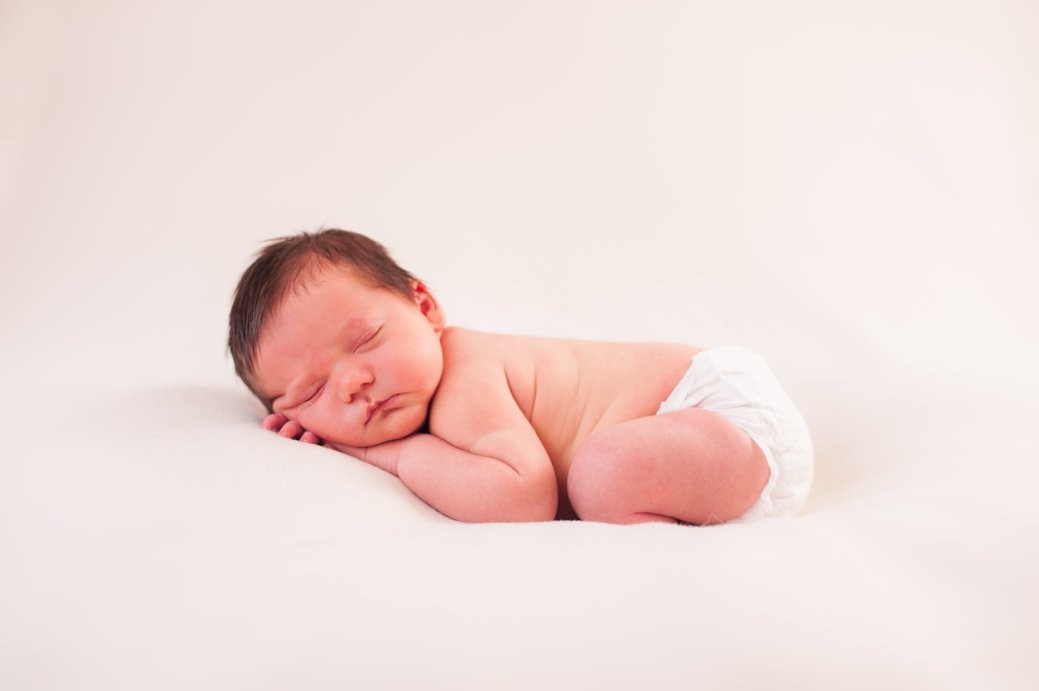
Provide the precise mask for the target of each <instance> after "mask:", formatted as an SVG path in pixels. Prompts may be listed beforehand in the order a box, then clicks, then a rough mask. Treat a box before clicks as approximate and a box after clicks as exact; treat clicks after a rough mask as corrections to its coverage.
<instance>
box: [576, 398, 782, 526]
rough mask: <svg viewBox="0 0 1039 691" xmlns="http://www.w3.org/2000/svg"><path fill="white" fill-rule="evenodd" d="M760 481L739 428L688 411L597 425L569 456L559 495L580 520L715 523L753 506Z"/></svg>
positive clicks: (752, 449) (762, 467)
mask: <svg viewBox="0 0 1039 691" xmlns="http://www.w3.org/2000/svg"><path fill="white" fill-rule="evenodd" d="M768 478H769V468H768V463H767V462H766V460H765V457H764V454H763V453H762V452H761V449H760V448H758V446H757V445H756V444H755V443H754V442H753V441H752V440H751V439H750V437H749V436H748V435H747V434H746V432H744V431H743V430H741V429H740V428H738V427H737V426H736V425H734V424H733V423H732V422H730V421H728V420H726V419H725V418H723V417H721V416H720V415H718V414H717V413H713V412H711V411H707V410H702V409H699V408H688V409H683V410H678V411H674V412H670V413H664V414H661V415H656V416H652V417H646V418H639V419H636V420H630V421H628V422H624V423H621V424H617V425H613V426H611V427H607V428H603V429H601V430H597V431H596V432H595V433H594V434H592V435H591V436H589V437H588V439H587V440H586V441H585V442H584V443H583V444H582V445H581V446H580V447H579V448H578V449H577V451H576V452H575V453H574V457H573V462H572V464H571V467H570V472H569V475H568V477H567V494H568V495H569V498H570V502H571V503H572V504H573V507H574V509H575V511H576V512H577V514H578V515H579V516H580V517H581V518H583V519H585V520H605V521H611V522H630V521H628V520H625V518H626V517H630V516H632V515H634V514H651V515H661V516H668V517H672V518H675V519H677V520H680V521H683V522H687V523H708V522H722V521H727V520H731V519H733V518H737V517H739V516H740V515H741V514H742V513H743V512H745V511H746V510H747V509H749V508H750V507H751V506H753V505H754V503H755V502H756V501H757V499H758V498H759V496H760V494H761V491H762V489H763V488H764V487H765V484H766V483H767V482H768Z"/></svg>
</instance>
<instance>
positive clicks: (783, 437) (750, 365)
mask: <svg viewBox="0 0 1039 691" xmlns="http://www.w3.org/2000/svg"><path fill="white" fill-rule="evenodd" d="M693 407H696V408H702V409H703V410H710V411H712V412H715V413H717V414H719V415H721V416H722V417H724V418H725V419H727V420H729V421H730V422H732V423H733V424H734V425H736V426H737V427H739V428H740V429H742V430H743V431H744V432H746V433H747V435H748V436H750V438H751V439H752V440H754V442H755V443H756V444H757V445H758V446H759V447H761V450H762V452H764V454H765V460H767V461H768V467H769V469H770V470H771V474H770V476H769V479H768V484H766V485H765V489H764V491H762V493H761V498H760V499H758V501H757V503H755V504H754V506H752V507H751V508H750V509H749V510H748V511H747V512H746V513H744V514H743V515H742V516H741V517H740V518H739V519H738V520H740V521H750V520H755V519H758V518H764V517H766V516H791V515H793V514H795V513H797V511H798V509H800V508H801V505H802V504H804V501H805V499H806V498H807V497H808V490H809V488H810V487H811V485H812V471H813V467H814V463H815V462H814V453H813V451H812V439H811V436H810V435H809V433H808V425H807V424H806V423H805V421H804V418H802V417H801V414H800V413H799V412H798V410H797V407H796V406H795V405H794V402H793V401H791V400H790V397H789V396H787V394H786V392H785V391H783V388H782V387H781V386H780V384H779V382H778V381H777V380H776V377H775V375H774V374H772V371H771V370H770V369H769V368H768V365H766V364H765V361H764V360H762V359H761V357H760V356H758V355H757V354H755V353H753V352H751V351H749V350H747V349H746V348H741V347H739V346H726V347H722V348H711V349H709V350H702V351H700V352H699V353H697V354H696V355H695V356H694V357H693V364H692V365H690V367H689V370H688V371H687V372H686V373H685V376H683V377H682V380H681V381H680V382H678V386H676V387H675V389H674V391H672V392H671V395H670V396H668V397H667V400H666V401H664V402H663V403H661V404H660V409H659V410H657V414H658V415H659V414H660V413H668V412H671V411H673V410H682V409H683V408H693Z"/></svg>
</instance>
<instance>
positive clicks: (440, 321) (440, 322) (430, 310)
mask: <svg viewBox="0 0 1039 691" xmlns="http://www.w3.org/2000/svg"><path fill="white" fill-rule="evenodd" d="M411 299H412V300H414V302H415V305H416V306H417V307H418V308H419V311H420V312H422V314H423V316H425V317H426V319H427V320H429V323H430V324H432V325H433V328H434V329H435V330H436V332H437V333H440V332H441V331H443V330H444V326H445V324H446V320H445V319H444V311H443V310H442V309H440V304H439V303H438V302H437V299H436V298H435V297H433V293H431V292H429V288H427V287H426V285H425V284H424V283H420V282H419V281H412V282H411Z"/></svg>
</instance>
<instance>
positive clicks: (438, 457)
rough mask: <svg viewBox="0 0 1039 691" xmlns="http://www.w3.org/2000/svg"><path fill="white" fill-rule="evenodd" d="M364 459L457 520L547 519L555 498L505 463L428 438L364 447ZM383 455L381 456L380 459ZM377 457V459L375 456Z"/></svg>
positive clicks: (542, 485)
mask: <svg viewBox="0 0 1039 691" xmlns="http://www.w3.org/2000/svg"><path fill="white" fill-rule="evenodd" d="M368 452H369V454H371V455H372V459H371V460H369V459H367V458H366V459H365V460H368V462H370V463H373V464H374V465H379V467H382V468H383V469H384V470H389V471H390V472H393V473H394V474H395V475H397V477H399V478H400V479H401V481H402V482H403V483H404V484H405V485H406V486H407V487H408V489H410V490H411V491H412V492H414V493H415V494H416V495H417V496H418V497H419V498H420V499H422V500H423V501H424V502H426V503H427V504H429V505H430V506H432V507H433V508H435V509H436V510H437V511H439V512H440V513H442V514H444V515H446V516H449V517H451V518H454V519H456V520H460V521H467V522H491V521H549V520H552V519H553V518H554V517H555V513H556V504H557V496H556V494H555V488H554V487H553V488H552V494H551V496H546V491H545V484H544V483H543V482H537V481H535V480H534V479H532V478H529V477H524V476H523V475H521V474H520V473H519V472H518V471H517V470H516V469H515V468H514V467H513V466H512V465H510V464H509V463H508V462H506V461H505V460H501V459H497V458H492V457H489V456H481V455H478V454H474V453H470V452H469V451H465V450H463V449H460V448H458V447H456V446H453V445H451V444H449V443H448V442H446V441H444V440H443V439H441V438H440V437H436V436H434V435H432V434H415V435H412V436H410V437H406V438H404V439H400V440H398V441H393V442H389V443H387V444H381V445H380V446H378V447H373V448H371V449H368ZM383 454H385V455H383ZM380 455H381V456H382V457H381V458H376V456H380Z"/></svg>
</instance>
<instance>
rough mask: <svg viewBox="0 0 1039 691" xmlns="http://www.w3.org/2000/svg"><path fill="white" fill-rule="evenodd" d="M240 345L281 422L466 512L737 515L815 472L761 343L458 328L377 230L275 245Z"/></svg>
mask: <svg viewBox="0 0 1039 691" xmlns="http://www.w3.org/2000/svg"><path fill="white" fill-rule="evenodd" d="M228 340H229V346H230V351H231V355H232V358H233V360H234V364H235V371H236V372H237V373H238V376H239V377H241V379H242V381H243V382H245V384H246V385H247V386H248V387H249V389H250V390H251V391H252V392H253V393H254V394H256V396H257V397H259V399H260V400H261V401H262V402H263V404H264V405H265V406H266V407H267V410H268V412H269V413H270V414H269V415H268V416H267V417H266V418H265V419H264V421H263V426H264V427H265V428H267V429H270V430H274V431H276V432H277V433H278V434H280V435H282V436H283V437H288V438H292V439H298V440H300V441H302V442H305V443H311V444H322V445H324V446H327V447H329V448H332V449H336V450H338V451H341V452H343V453H346V454H349V455H351V456H354V457H356V458H358V459H360V460H362V461H364V462H366V463H370V464H371V465H374V466H377V467H379V468H381V469H383V470H385V471H386V472H389V473H392V474H393V475H395V476H397V477H398V478H400V480H401V482H403V483H404V484H405V485H406V486H407V487H408V488H409V489H410V490H411V491H412V492H414V493H415V494H416V495H417V496H418V497H419V498H421V499H422V500H423V501H425V502H426V503H427V504H429V505H430V506H432V507H433V508H434V509H436V510H437V511H439V512H441V513H442V514H444V515H446V516H449V517H451V518H454V519H457V520H460V521H472V522H478V521H547V520H552V519H554V518H569V519H573V518H580V519H582V520H591V521H604V522H610V523H642V522H649V521H662V522H671V523H691V524H701V525H703V524H712V523H724V522H728V521H734V520H749V519H756V518H761V517H765V516H788V515H792V514H793V513H795V512H796V511H797V510H798V509H799V508H800V507H801V505H802V504H803V502H804V500H805V497H806V495H807V494H808V489H809V486H810V485H811V480H812V469H813V454H812V443H811V439H810V437H809V433H808V428H807V426H806V424H805V422H804V420H803V418H802V417H801V415H800V414H799V413H798V411H797V408H796V407H795V406H794V404H793V403H792V402H791V400H790V398H789V397H788V396H787V395H786V393H785V392H784V391H783V389H782V388H781V386H780V385H779V383H778V382H777V381H776V378H775V377H774V376H773V374H772V373H771V372H770V370H769V369H768V367H767V366H766V365H765V363H764V362H763V361H762V360H761V358H760V357H758V356H757V355H755V354H754V353H752V352H750V351H748V350H746V349H743V348H740V347H720V348H709V349H701V348H697V347H694V346H689V345H678V344H668V343H598V342H591V341H580V340H563V339H551V338H532V337H525V336H513V335H500V334H492V333H482V332H479V331H472V330H469V329H463V328H458V327H453V326H450V327H449V326H447V325H446V321H445V317H444V311H443V309H442V308H441V306H440V304H439V303H438V302H437V299H436V297H435V296H434V295H433V293H432V292H431V291H430V290H429V288H428V287H427V286H425V285H424V284H423V283H422V282H421V281H419V280H418V279H417V278H415V277H414V276H413V275H412V274H410V273H409V272H407V271H406V270H404V269H403V268H401V267H400V266H398V265H397V263H396V262H395V261H394V260H393V259H392V258H391V257H390V256H389V254H388V253H387V251H386V249H385V248H384V247H382V245H380V244H379V243H377V242H375V241H374V240H371V239H370V238H368V237H365V236H364V235H360V234H358V233H352V232H347V231H342V230H322V231H320V232H317V233H301V234H299V235H296V236H292V237H287V238H282V239H280V240H276V241H274V242H272V243H270V244H268V245H267V246H266V247H265V248H264V249H263V251H262V252H261V253H260V254H259V255H258V257H257V258H256V260H255V261H254V262H253V263H252V265H251V266H250V267H249V268H248V269H247V270H246V271H245V273H244V274H243V275H242V278H241V280H240V281H239V284H238V287H237V290H236V292H235V296H234V302H233V305H232V307H231V315H230V329H229V339H228Z"/></svg>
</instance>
